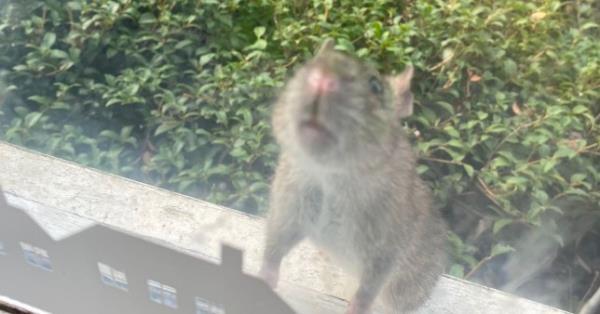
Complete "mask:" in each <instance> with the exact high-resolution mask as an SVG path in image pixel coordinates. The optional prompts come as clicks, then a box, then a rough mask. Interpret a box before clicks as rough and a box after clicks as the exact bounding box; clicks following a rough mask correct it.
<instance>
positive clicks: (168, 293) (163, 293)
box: [148, 280, 177, 309]
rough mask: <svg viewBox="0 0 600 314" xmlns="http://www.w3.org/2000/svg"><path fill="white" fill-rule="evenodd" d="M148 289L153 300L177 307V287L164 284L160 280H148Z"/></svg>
mask: <svg viewBox="0 0 600 314" xmlns="http://www.w3.org/2000/svg"><path fill="white" fill-rule="evenodd" d="M148 291H149V293H150V300H151V301H152V302H155V303H158V304H163V305H164V306H167V307H170V308H173V309H176V308H177V290H176V289H175V288H173V287H170V286H167V285H163V284H161V283H160V282H158V281H154V280H148Z"/></svg>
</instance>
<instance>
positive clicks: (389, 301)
mask: <svg viewBox="0 0 600 314" xmlns="http://www.w3.org/2000/svg"><path fill="white" fill-rule="evenodd" d="M417 277H418V278H417ZM417 277H411V276H409V275H406V274H395V275H392V277H391V278H390V280H389V281H388V283H387V284H386V286H385V288H384V289H383V291H382V293H381V294H382V295H381V299H382V301H383V305H384V308H385V310H386V311H385V314H406V313H415V312H416V311H417V310H418V309H419V308H420V307H421V306H423V305H424V304H425V302H426V301H427V299H428V298H429V295H430V294H431V291H432V290H433V287H434V286H435V283H436V281H437V280H435V278H434V277H433V276H423V274H420V275H419V276H417Z"/></svg>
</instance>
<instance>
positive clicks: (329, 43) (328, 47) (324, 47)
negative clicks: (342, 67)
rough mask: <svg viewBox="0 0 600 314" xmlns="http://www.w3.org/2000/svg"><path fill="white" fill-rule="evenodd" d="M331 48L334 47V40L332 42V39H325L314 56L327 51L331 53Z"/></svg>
mask: <svg viewBox="0 0 600 314" xmlns="http://www.w3.org/2000/svg"><path fill="white" fill-rule="evenodd" d="M333 47H335V40H333V39H332V38H327V39H325V41H324V42H323V43H322V44H321V47H319V49H318V50H317V53H316V54H315V55H317V56H318V55H320V54H322V53H324V52H327V51H332V50H333Z"/></svg>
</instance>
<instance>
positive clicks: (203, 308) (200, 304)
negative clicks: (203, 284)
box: [196, 297, 225, 314]
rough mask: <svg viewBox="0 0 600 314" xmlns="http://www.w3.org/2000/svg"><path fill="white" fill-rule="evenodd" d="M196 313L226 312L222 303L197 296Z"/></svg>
mask: <svg viewBox="0 0 600 314" xmlns="http://www.w3.org/2000/svg"><path fill="white" fill-rule="evenodd" d="M196 314H225V309H223V307H222V306H220V305H215V304H212V303H210V302H208V301H206V300H204V299H202V298H199V297H196Z"/></svg>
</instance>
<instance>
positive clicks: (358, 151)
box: [273, 40, 413, 169]
mask: <svg viewBox="0 0 600 314" xmlns="http://www.w3.org/2000/svg"><path fill="white" fill-rule="evenodd" d="M412 73H413V71H412V68H408V69H406V70H405V71H404V72H403V73H401V74H400V75H397V76H391V77H385V76H382V75H381V74H380V73H379V72H378V71H377V70H376V69H375V68H373V67H371V66H369V65H368V64H366V63H365V62H362V61H360V60H359V59H357V58H355V57H352V56H349V55H347V54H345V53H342V52H338V51H335V50H334V49H333V41H332V40H327V41H326V42H325V43H324V44H323V45H322V46H321V48H320V49H319V51H318V53H317V54H316V56H315V57H314V58H313V59H311V60H310V61H308V62H307V63H306V64H305V65H303V66H302V67H301V68H300V69H299V70H298V71H297V72H296V73H295V75H294V76H293V77H292V78H291V79H290V80H289V82H288V83H287V84H286V86H285V88H284V91H283V92H282V94H281V96H280V98H279V100H278V102H277V104H276V106H275V112H274V116H273V128H274V132H275V136H276V138H277V140H278V141H279V143H280V144H281V145H282V146H283V149H285V150H288V151H289V152H290V153H291V154H293V155H295V156H298V157H300V158H304V159H306V160H309V161H311V162H315V163H317V164H320V165H323V166H326V167H329V168H333V169H335V168H339V167H344V166H348V164H349V163H350V164H351V163H356V162H359V163H361V162H365V161H368V160H369V159H371V160H372V159H376V158H377V154H380V155H381V154H385V153H386V152H387V151H389V150H392V149H393V145H394V142H395V139H396V138H397V136H399V134H398V131H399V128H398V126H399V120H400V118H402V117H406V116H409V115H410V114H412V94H411V92H410V80H411V78H412ZM374 155H375V156H374Z"/></svg>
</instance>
